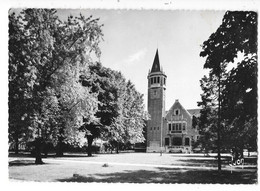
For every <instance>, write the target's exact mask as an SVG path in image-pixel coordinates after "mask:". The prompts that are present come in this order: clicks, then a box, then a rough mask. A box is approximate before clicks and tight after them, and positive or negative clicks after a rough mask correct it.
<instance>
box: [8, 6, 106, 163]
mask: <svg viewBox="0 0 260 191" xmlns="http://www.w3.org/2000/svg"><path fill="white" fill-rule="evenodd" d="M11 17H12V18H11ZM9 18H10V22H12V21H13V20H14V21H16V20H15V19H13V18H16V17H15V16H14V15H12V16H10V17H9ZM17 20H18V23H19V30H16V32H17V34H16V33H11V34H10V39H13V38H15V36H16V35H21V39H24V42H23V44H24V46H22V48H21V49H22V50H21V52H22V55H23V57H21V56H19V55H15V54H12V51H11V49H9V55H10V57H14V59H12V60H10V59H9V66H10V67H13V68H16V67H17V65H21V66H23V68H24V73H22V74H21V73H19V72H20V71H19V72H17V71H15V70H9V76H17V75H18V76H19V75H21V79H22V80H23V82H24V84H25V87H26V91H25V90H24V89H23V90H22V92H23V94H26V96H27V97H28V99H27V100H26V101H24V102H23V103H25V104H26V105H27V106H28V107H27V108H28V112H25V113H26V115H27V116H29V119H30V128H31V129H32V132H33V133H32V135H33V136H34V138H35V142H36V145H35V146H36V153H37V154H36V163H42V160H41V145H42V144H41V143H42V141H43V140H44V139H43V135H45V137H46V135H48V133H45V132H47V129H49V128H52V129H51V132H53V133H54V134H53V135H52V136H53V137H54V138H55V137H56V138H57V137H62V136H64V133H71V134H68V135H69V136H67V137H73V134H74V135H75V134H77V133H76V131H77V128H75V127H78V126H80V123H82V116H84V117H88V118H89V117H90V116H92V115H93V113H95V112H94V111H95V110H96V96H95V95H94V94H91V93H90V92H89V90H88V89H87V88H83V87H82V86H81V84H80V83H79V76H80V75H82V74H85V73H87V70H86V68H87V67H86V66H87V65H88V64H89V63H90V62H91V57H90V56H91V55H90V54H91V52H93V51H94V52H95V53H96V56H100V50H99V48H98V43H99V42H100V39H101V37H102V33H101V25H99V24H98V20H97V19H92V18H91V17H89V18H85V17H84V16H82V15H80V17H75V18H74V17H72V16H70V17H69V18H68V21H66V22H62V21H60V20H59V19H58V17H57V15H56V10H54V9H25V10H23V11H22V12H21V14H20V15H19V16H18V17H17ZM13 36H14V37H13ZM13 60H15V61H13ZM12 81H13V78H10V79H9V84H11V82H12ZM21 87H22V86H19V88H21ZM19 88H18V89H19ZM15 93H16V92H12V94H9V102H11V101H12V99H13V96H15ZM49 103H52V104H49ZM12 104H13V103H12ZM10 106H11V104H10V105H9V108H10ZM18 107H19V106H18ZM20 109H21V110H23V109H22V108H20ZM57 112H58V113H59V114H60V116H59V115H57ZM53 115H55V116H56V117H54V118H53V117H52V116H53ZM68 116H69V117H68ZM10 117H11V116H10ZM14 119H15V117H14ZM61 119H64V120H63V121H62V120H61ZM12 120H13V119H11V118H10V119H9V121H12ZM60 133H62V134H63V135H60ZM49 135H50V134H49ZM52 140H54V141H56V140H57V139H52Z"/></svg>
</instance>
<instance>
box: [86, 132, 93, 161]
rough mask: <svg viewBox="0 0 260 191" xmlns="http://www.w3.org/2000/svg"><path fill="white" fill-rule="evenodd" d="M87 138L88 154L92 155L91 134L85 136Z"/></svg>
mask: <svg viewBox="0 0 260 191" xmlns="http://www.w3.org/2000/svg"><path fill="white" fill-rule="evenodd" d="M87 140H88V156H89V157H91V156H92V142H93V137H92V136H87Z"/></svg>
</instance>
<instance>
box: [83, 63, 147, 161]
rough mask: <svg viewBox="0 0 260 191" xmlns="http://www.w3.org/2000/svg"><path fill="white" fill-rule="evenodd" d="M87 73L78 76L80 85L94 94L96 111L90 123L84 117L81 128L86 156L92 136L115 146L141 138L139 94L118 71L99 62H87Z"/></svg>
mask: <svg viewBox="0 0 260 191" xmlns="http://www.w3.org/2000/svg"><path fill="white" fill-rule="evenodd" d="M89 68H90V75H89V76H81V81H82V85H83V86H86V87H90V88H91V92H92V93H96V94H97V97H98V101H99V103H98V110H97V112H96V113H95V116H96V119H98V121H95V122H93V123H91V122H89V120H85V124H84V125H83V126H82V127H81V131H83V132H85V133H86V137H87V139H88V155H89V156H91V145H92V142H93V140H94V139H95V138H98V137H100V138H101V139H103V140H106V141H109V142H110V143H113V144H115V146H116V148H117V151H118V145H119V144H120V143H121V144H125V143H127V142H132V143H135V142H137V141H143V139H144V138H143V134H142V130H143V126H144V119H146V116H147V114H146V113H145V112H144V104H143V98H142V95H141V94H140V93H139V92H137V91H136V90H135V88H134V85H133V84H132V83H131V82H130V81H128V82H126V80H125V78H124V77H123V75H122V74H121V73H120V72H117V71H114V70H111V69H109V68H105V67H103V66H102V65H101V64H100V63H97V64H94V65H90V66H89Z"/></svg>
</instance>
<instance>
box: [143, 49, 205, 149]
mask: <svg viewBox="0 0 260 191" xmlns="http://www.w3.org/2000/svg"><path fill="white" fill-rule="evenodd" d="M166 79H167V76H166V74H165V73H164V72H163V70H162V67H161V66H160V61H159V54H158V49H157V51H156V54H155V58H154V61H153V65H152V69H151V70H150V71H149V73H148V113H149V114H150V120H148V124H147V148H146V151H147V152H161V151H162V152H182V153H190V152H192V142H193V141H196V140H197V139H198V137H199V133H198V130H197V127H196V126H194V125H192V121H193V117H194V116H195V117H198V115H199V113H200V110H199V109H192V110H186V109H185V108H184V107H183V106H182V105H181V103H180V102H179V101H178V100H177V99H176V101H175V103H174V104H173V105H172V107H171V108H170V110H169V111H165V91H166Z"/></svg>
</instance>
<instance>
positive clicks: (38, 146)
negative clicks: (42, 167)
mask: <svg viewBox="0 0 260 191" xmlns="http://www.w3.org/2000/svg"><path fill="white" fill-rule="evenodd" d="M41 143H42V142H41V140H40V138H36V140H35V164H43V161H42V155H41Z"/></svg>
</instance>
